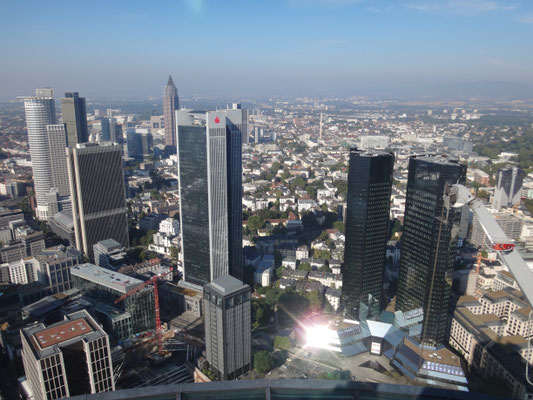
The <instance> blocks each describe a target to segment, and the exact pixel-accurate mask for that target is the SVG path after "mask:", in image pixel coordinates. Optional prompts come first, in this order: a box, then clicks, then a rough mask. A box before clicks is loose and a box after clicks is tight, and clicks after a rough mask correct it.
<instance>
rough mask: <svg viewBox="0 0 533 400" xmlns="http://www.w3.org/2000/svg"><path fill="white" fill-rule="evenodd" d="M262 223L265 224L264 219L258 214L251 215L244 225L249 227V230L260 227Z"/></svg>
mask: <svg viewBox="0 0 533 400" xmlns="http://www.w3.org/2000/svg"><path fill="white" fill-rule="evenodd" d="M264 225H265V221H264V219H263V218H261V216H259V215H253V216H251V217H250V218H248V222H246V227H247V228H248V229H250V230H251V231H256V230H258V229H261V228H262V227H263V226H264Z"/></svg>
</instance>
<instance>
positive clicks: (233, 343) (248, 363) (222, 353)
mask: <svg viewBox="0 0 533 400" xmlns="http://www.w3.org/2000/svg"><path fill="white" fill-rule="evenodd" d="M204 318H205V348H206V353H207V361H208V362H209V365H210V367H211V368H212V369H213V370H214V371H215V372H216V373H217V374H218V375H219V377H220V378H221V379H223V380H233V379H236V378H238V377H239V376H240V375H242V374H243V373H245V372H247V371H249V370H250V369H251V367H252V340H251V339H252V327H251V321H252V319H251V301H250V287H249V286H248V285H246V284H243V283H242V282H241V281H239V280H238V279H235V278H234V277H232V276H231V275H226V276H223V277H220V278H217V279H214V280H213V281H211V283H208V284H206V285H205V286H204Z"/></svg>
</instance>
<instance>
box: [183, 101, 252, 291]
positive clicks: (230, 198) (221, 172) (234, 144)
mask: <svg viewBox="0 0 533 400" xmlns="http://www.w3.org/2000/svg"><path fill="white" fill-rule="evenodd" d="M176 120H177V125H178V127H177V144H178V173H179V184H180V186H179V188H180V218H181V227H182V235H181V241H182V246H181V248H182V251H183V257H184V271H185V272H184V277H185V280H186V281H188V282H190V283H193V284H195V285H199V286H203V285H204V284H205V283H208V282H211V281H212V280H213V279H217V278H219V277H222V276H224V275H227V274H231V275H233V276H234V277H236V278H237V279H242V150H241V144H242V137H241V131H240V129H239V127H238V125H236V124H234V123H233V121H232V120H231V118H230V117H229V116H228V114H227V110H221V111H210V112H193V111H190V110H179V111H176Z"/></svg>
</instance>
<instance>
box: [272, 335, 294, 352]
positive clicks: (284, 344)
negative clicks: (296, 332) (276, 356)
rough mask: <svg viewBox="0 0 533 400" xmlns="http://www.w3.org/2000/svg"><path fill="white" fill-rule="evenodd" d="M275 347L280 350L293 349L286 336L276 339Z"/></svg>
mask: <svg viewBox="0 0 533 400" xmlns="http://www.w3.org/2000/svg"><path fill="white" fill-rule="evenodd" d="M274 347H275V348H276V349H280V350H289V349H290V348H291V347H292V343H291V340H290V339H289V338H288V337H286V336H276V337H275V338H274Z"/></svg>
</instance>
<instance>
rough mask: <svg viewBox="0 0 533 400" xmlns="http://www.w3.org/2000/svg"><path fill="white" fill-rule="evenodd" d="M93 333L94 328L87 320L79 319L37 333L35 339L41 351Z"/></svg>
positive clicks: (34, 335)
mask: <svg viewBox="0 0 533 400" xmlns="http://www.w3.org/2000/svg"><path fill="white" fill-rule="evenodd" d="M92 331H93V328H92V327H91V326H90V325H89V324H88V323H87V321H86V320H85V319H83V318H78V319H75V320H74V321H66V322H65V323H63V324H60V325H55V326H52V327H51V328H47V329H44V330H42V331H39V332H35V333H34V334H33V337H34V338H35V340H36V341H37V343H38V344H39V346H40V347H41V349H46V348H47V347H50V346H53V345H55V344H59V343H62V342H65V341H67V340H70V339H73V338H76V337H78V336H82V335H84V334H86V333H89V332H92Z"/></svg>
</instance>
